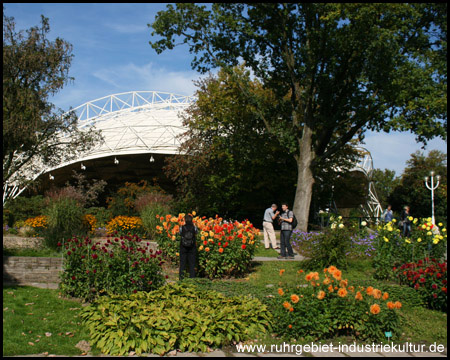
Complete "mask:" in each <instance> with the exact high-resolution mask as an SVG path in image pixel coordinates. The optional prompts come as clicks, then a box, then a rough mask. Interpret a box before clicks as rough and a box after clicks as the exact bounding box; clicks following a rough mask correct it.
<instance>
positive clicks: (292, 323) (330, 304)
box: [271, 266, 401, 341]
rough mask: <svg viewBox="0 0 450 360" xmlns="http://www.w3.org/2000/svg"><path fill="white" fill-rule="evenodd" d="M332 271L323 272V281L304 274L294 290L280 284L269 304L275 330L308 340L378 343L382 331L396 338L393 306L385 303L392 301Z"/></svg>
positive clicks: (314, 276)
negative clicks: (342, 338)
mask: <svg viewBox="0 0 450 360" xmlns="http://www.w3.org/2000/svg"><path fill="white" fill-rule="evenodd" d="M333 268H334V267H333V266H330V267H328V268H327V270H328V271H325V270H324V272H323V273H324V276H323V278H322V276H320V275H319V273H318V272H315V273H313V272H311V273H309V274H307V275H306V276H305V277H304V279H305V281H301V282H300V284H298V285H297V287H295V288H293V287H286V288H284V287H283V282H281V283H280V286H281V287H280V289H279V293H278V294H279V295H278V296H276V297H275V298H273V299H272V301H271V302H272V306H271V308H272V309H274V319H275V321H274V323H275V324H276V325H275V326H274V331H275V332H276V333H278V334H279V335H282V336H285V337H289V338H295V339H298V338H301V337H302V338H304V339H305V340H307V341H310V340H313V341H314V340H318V339H320V340H324V339H330V338H334V337H337V336H351V337H352V338H354V339H356V340H365V341H380V340H383V339H385V335H384V332H385V331H392V333H393V339H394V340H395V339H398V338H399V336H400V334H401V332H400V330H399V316H398V314H397V307H394V306H392V305H393V304H394V303H393V302H392V301H393V300H392V301H390V302H391V306H392V307H391V308H388V302H387V300H388V299H389V300H391V299H392V296H391V294H389V293H383V292H382V291H381V290H380V289H375V288H373V287H367V288H363V287H355V286H354V285H350V283H349V282H348V280H342V273H341V272H340V271H339V270H338V269H336V268H334V269H333ZM332 269H333V270H332ZM321 272H322V271H321ZM282 276H284V275H282ZM399 306H401V304H399Z"/></svg>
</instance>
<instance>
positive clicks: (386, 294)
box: [383, 292, 389, 301]
mask: <svg viewBox="0 0 450 360" xmlns="http://www.w3.org/2000/svg"><path fill="white" fill-rule="evenodd" d="M387 299H389V294H388V293H387V292H385V293H384V294H383V300H385V301H386V300H387Z"/></svg>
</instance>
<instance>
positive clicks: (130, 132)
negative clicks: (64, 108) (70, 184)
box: [47, 91, 195, 171]
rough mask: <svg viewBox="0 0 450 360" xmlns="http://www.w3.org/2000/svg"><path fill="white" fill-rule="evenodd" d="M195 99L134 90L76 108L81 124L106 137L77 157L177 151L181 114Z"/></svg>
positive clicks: (81, 158)
mask: <svg viewBox="0 0 450 360" xmlns="http://www.w3.org/2000/svg"><path fill="white" fill-rule="evenodd" d="M194 100H195V98H194V97H192V96H183V95H175V94H171V93H162V92H156V91H133V92H127V93H121V94H114V95H109V96H105V97H103V98H100V99H97V100H93V101H89V102H87V103H85V104H83V105H80V106H78V107H76V108H75V109H73V110H72V111H74V112H75V114H76V115H77V116H78V119H79V127H80V128H81V129H83V128H87V127H92V126H93V127H95V128H96V129H97V130H101V133H102V135H103V137H104V141H103V142H102V143H101V144H99V145H98V146H96V147H95V148H93V149H92V150H90V151H89V152H88V153H85V154H81V155H80V157H79V158H78V159H76V160H75V161H76V162H78V161H82V160H88V159H92V158H98V157H104V156H111V155H127V154H139V153H159V154H175V153H176V152H177V151H178V147H179V145H180V144H179V141H178V139H177V136H178V135H180V134H181V133H183V131H184V130H185V129H184V128H183V126H182V122H181V118H180V115H181V113H182V112H183V111H184V110H185V109H186V108H187V107H188V106H189V105H190V104H191V103H192V102H193V101H194ZM64 165H66V164H61V166H64ZM47 171H49V170H47Z"/></svg>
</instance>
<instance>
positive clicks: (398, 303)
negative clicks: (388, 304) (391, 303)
mask: <svg viewBox="0 0 450 360" xmlns="http://www.w3.org/2000/svg"><path fill="white" fill-rule="evenodd" d="M395 307H396V308H397V309H400V308H401V307H402V303H401V302H400V301H396V302H395Z"/></svg>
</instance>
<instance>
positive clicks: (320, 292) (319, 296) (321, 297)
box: [317, 290, 325, 300]
mask: <svg viewBox="0 0 450 360" xmlns="http://www.w3.org/2000/svg"><path fill="white" fill-rule="evenodd" d="M324 297H325V291H322V290H321V291H319V293H318V294H317V298H318V299H319V300H322V299H323V298H324Z"/></svg>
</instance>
